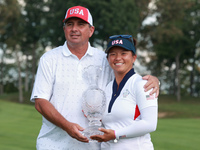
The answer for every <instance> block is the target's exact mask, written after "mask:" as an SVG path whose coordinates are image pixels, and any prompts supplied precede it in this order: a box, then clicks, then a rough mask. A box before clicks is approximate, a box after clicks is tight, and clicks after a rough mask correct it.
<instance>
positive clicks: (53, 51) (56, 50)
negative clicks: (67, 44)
mask: <svg viewBox="0 0 200 150" xmlns="http://www.w3.org/2000/svg"><path fill="white" fill-rule="evenodd" d="M62 48H63V46H58V47H55V48H53V49H51V50H48V51H46V52H45V53H44V54H43V56H42V57H57V56H58V55H60V54H61V53H62Z"/></svg>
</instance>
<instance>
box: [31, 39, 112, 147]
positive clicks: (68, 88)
mask: <svg viewBox="0 0 200 150" xmlns="http://www.w3.org/2000/svg"><path fill="white" fill-rule="evenodd" d="M89 65H94V66H101V67H102V73H101V76H100V79H99V88H101V89H102V90H104V89H105V87H106V85H107V83H108V82H109V81H110V79H111V78H112V75H113V74H112V73H111V69H110V67H109V64H108V62H107V59H106V55H105V53H104V52H103V51H101V50H99V49H97V48H94V47H91V46H90V44H89V47H88V50H87V52H86V54H85V55H84V56H83V57H82V58H81V59H80V60H79V59H78V58H77V56H75V55H73V54H72V53H71V52H70V51H69V49H68V48H67V44H66V42H65V44H64V45H63V46H59V47H57V48H55V49H52V50H50V51H48V52H46V53H45V54H44V55H43V56H42V57H41V59H40V63H39V67H38V71H37V75H36V79H35V84H34V88H33V92H32V95H31V101H32V102H34V98H43V99H46V100H49V101H50V102H51V103H52V104H53V106H54V107H55V108H56V109H57V110H58V111H59V112H60V113H61V114H62V115H63V116H64V117H65V118H66V119H67V120H68V121H70V122H73V123H77V124H79V125H80V126H82V127H83V128H85V127H87V126H88V120H87V119H86V118H85V117H84V115H83V113H82V108H81V104H82V99H81V98H82V93H83V92H84V91H85V90H86V89H87V88H88V83H87V81H85V79H84V78H83V77H82V74H83V69H84V68H86V67H88V66H89ZM85 146H87V144H85V143H82V142H79V141H77V140H76V139H73V138H71V137H70V136H69V135H68V134H67V133H66V132H65V131H63V130H62V129H60V128H59V127H57V126H55V125H54V124H52V123H50V122H49V121H47V120H46V119H45V118H44V117H43V122H42V128H41V130H40V133H39V135H38V139H37V147H38V148H41V149H48V150H50V149H56V150H60V149H66V150H67V149H70V150H73V149H74V150H79V149H80V150H81V149H83V150H84V149H87V148H86V147H85Z"/></svg>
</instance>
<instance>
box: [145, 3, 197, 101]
mask: <svg viewBox="0 0 200 150" xmlns="http://www.w3.org/2000/svg"><path fill="white" fill-rule="evenodd" d="M193 2H194V1H188V0H182V1H180V0H173V1H172V0H163V1H159V0H156V1H155V6H156V9H154V11H153V13H154V14H156V15H157V21H156V22H155V23H154V24H150V25H147V26H146V27H145V28H144V30H143V33H144V36H145V37H146V38H147V39H148V40H151V42H152V44H153V45H152V47H151V48H152V50H153V52H155V53H153V55H152V57H151V58H152V62H151V63H150V65H151V66H150V67H151V70H154V71H156V72H157V73H160V74H161V73H163V71H166V70H168V71H175V78H174V79H173V78H172V77H171V76H170V77H169V78H170V79H169V80H168V82H172V81H173V83H175V84H171V85H175V87H176V88H174V87H173V86H172V87H169V88H174V90H175V92H176V96H177V100H178V101H180V99H181V85H184V84H182V83H181V79H183V80H184V78H182V77H181V75H182V73H183V68H184V66H185V65H184V60H188V59H190V58H191V56H192V51H191V48H192V49H195V48H194V47H193V45H195V44H194V43H193V44H192V43H190V42H191V39H190V37H188V34H189V33H191V22H190V21H189V20H188V17H189V14H190V12H188V10H189V9H191V8H192V7H193V4H194V3H193ZM188 13H189V14H188ZM190 19H191V17H190ZM186 33H187V34H186ZM196 42H197V41H196ZM191 46H192V47H191ZM153 68H154V69H153ZM174 68H175V69H174ZM172 79H173V80H172ZM183 80H182V81H183Z"/></svg>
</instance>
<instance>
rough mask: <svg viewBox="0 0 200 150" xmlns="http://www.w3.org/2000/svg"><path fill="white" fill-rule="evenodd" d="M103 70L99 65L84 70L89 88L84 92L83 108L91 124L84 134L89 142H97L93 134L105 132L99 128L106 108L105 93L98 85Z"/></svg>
mask: <svg viewBox="0 0 200 150" xmlns="http://www.w3.org/2000/svg"><path fill="white" fill-rule="evenodd" d="M101 71H102V69H101V67H99V66H89V67H87V68H85V69H84V72H83V77H84V78H86V80H87V81H88V84H89V88H88V89H87V90H86V91H85V92H84V93H83V103H82V110H83V112H84V115H85V116H86V117H87V119H88V120H89V126H88V127H87V128H86V129H85V130H84V131H83V135H84V136H86V137H87V138H88V139H89V142H97V141H96V140H92V139H90V136H91V135H97V134H100V135H102V134H103V132H101V131H99V130H98V129H99V127H101V126H102V123H101V121H100V120H101V119H102V116H103V113H104V111H105V108H106V97H105V93H104V91H103V90H101V89H100V88H99V87H98V77H99V75H100V74H101Z"/></svg>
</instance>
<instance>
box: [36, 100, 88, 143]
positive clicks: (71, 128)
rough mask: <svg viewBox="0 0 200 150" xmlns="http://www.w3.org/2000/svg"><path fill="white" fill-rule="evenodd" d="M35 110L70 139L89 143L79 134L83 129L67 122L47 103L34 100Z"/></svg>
mask: <svg viewBox="0 0 200 150" xmlns="http://www.w3.org/2000/svg"><path fill="white" fill-rule="evenodd" d="M35 108H36V110H37V111H38V112H39V113H41V114H42V115H43V116H44V117H45V118H46V119H47V120H48V121H50V122H51V123H53V124H55V125H56V126H58V127H60V128H62V129H63V130H64V131H66V132H67V133H68V134H69V135H70V136H71V137H72V138H75V139H77V140H79V141H81V142H89V140H88V139H87V138H86V137H85V136H83V135H82V134H81V133H80V132H79V131H83V130H84V129H83V128H82V127H81V126H79V125H78V124H75V123H72V122H69V121H67V120H66V119H65V118H64V117H63V116H62V115H61V114H60V113H59V112H58V111H57V110H56V109H55V107H54V106H53V105H52V104H51V103H50V102H49V101H47V100H45V99H40V98H38V99H35Z"/></svg>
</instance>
